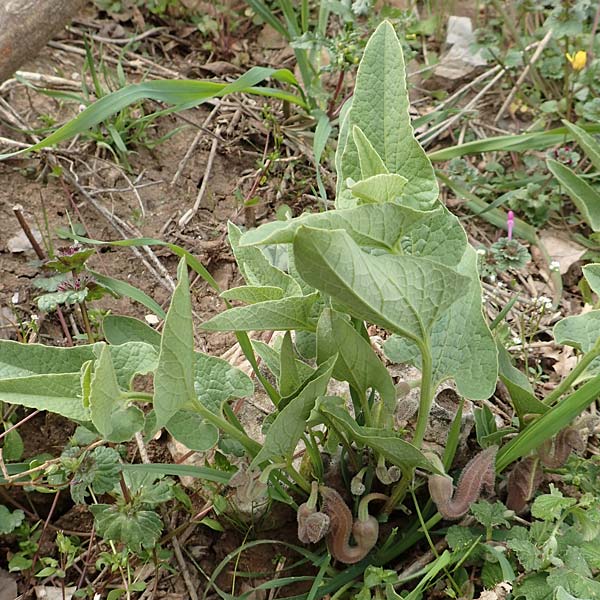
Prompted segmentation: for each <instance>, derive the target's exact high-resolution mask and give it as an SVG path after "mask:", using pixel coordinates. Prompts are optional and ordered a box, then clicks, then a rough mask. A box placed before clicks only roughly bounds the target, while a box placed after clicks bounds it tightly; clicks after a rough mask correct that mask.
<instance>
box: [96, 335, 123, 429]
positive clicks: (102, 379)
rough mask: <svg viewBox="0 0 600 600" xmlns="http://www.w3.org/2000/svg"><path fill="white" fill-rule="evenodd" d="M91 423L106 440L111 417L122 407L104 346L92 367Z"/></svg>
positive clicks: (112, 367) (110, 361)
mask: <svg viewBox="0 0 600 600" xmlns="http://www.w3.org/2000/svg"><path fill="white" fill-rule="evenodd" d="M89 404H90V412H91V415H92V423H93V424H94V427H95V428H96V429H97V430H98V432H99V433H100V435H102V437H103V438H105V439H106V438H108V436H109V435H110V434H111V432H112V430H113V425H112V415H113V413H114V412H115V411H116V410H117V408H121V407H122V406H123V399H122V393H121V388H120V387H119V384H118V383H117V374H116V373H115V369H114V366H113V362H112V358H111V354H110V350H109V347H108V346H106V345H104V346H103V347H102V350H101V351H100V356H99V357H98V360H97V361H96V363H95V365H94V370H93V373H92V379H91V387H90V396H89Z"/></svg>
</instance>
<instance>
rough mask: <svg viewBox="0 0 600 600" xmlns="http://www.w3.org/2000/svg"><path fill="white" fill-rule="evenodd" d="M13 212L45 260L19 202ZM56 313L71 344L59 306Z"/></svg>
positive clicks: (39, 256)
mask: <svg viewBox="0 0 600 600" xmlns="http://www.w3.org/2000/svg"><path fill="white" fill-rule="evenodd" d="M13 212H14V213H15V217H17V221H19V225H20V226H21V229H22V230H23V232H24V233H25V235H26V236H27V239H28V240H29V242H30V243H31V247H32V248H33V249H34V250H35V253H36V254H37V257H38V258H39V259H40V260H45V259H46V254H45V253H44V250H43V249H42V247H41V246H40V245H39V243H38V241H37V240H36V239H35V236H34V235H33V233H32V231H31V229H30V228H29V223H27V221H26V220H25V217H24V216H23V207H22V206H21V205H20V204H15V205H14V206H13ZM56 314H57V316H58V320H59V321H60V326H61V328H62V330H63V333H64V334H65V337H66V338H67V345H69V346H72V345H73V338H72V337H71V333H70V331H69V328H68V327H67V322H66V321H65V316H64V314H63V312H62V309H61V307H60V306H57V307H56Z"/></svg>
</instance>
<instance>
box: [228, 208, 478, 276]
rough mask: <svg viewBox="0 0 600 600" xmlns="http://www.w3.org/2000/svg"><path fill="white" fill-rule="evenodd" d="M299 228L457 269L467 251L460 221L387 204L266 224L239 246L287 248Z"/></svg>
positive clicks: (437, 212)
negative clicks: (342, 233)
mask: <svg viewBox="0 0 600 600" xmlns="http://www.w3.org/2000/svg"><path fill="white" fill-rule="evenodd" d="M302 226H306V227H314V228H316V229H326V230H334V229H343V230H344V231H346V233H348V235H349V236H350V237H351V238H352V239H353V240H354V241H355V242H356V243H357V244H358V245H359V246H361V247H363V248H374V249H381V250H385V251H387V252H390V253H394V254H410V255H413V256H423V257H425V258H429V259H431V260H434V261H436V262H440V263H442V264H445V265H448V266H454V265H457V264H458V263H459V262H460V260H461V259H462V256H463V254H464V253H465V248H466V247H467V236H466V234H465V232H464V229H463V228H462V226H461V224H460V221H459V220H458V219H457V218H456V217H455V216H454V215H453V214H452V213H450V211H448V209H446V208H445V207H443V206H440V207H439V208H437V209H436V210H433V211H427V212H423V211H417V210H414V209H411V208H408V207H405V206H400V205H398V204H392V203H385V204H369V205H363V206H358V207H356V208H351V209H346V210H333V211H329V212H326V213H320V214H311V215H303V216H301V217H298V218H296V219H292V220H291V221H275V222H273V223H266V224H265V225H261V226H260V227H259V228H258V229H253V230H252V231H249V232H247V233H245V234H244V235H243V236H242V239H241V240H240V242H241V243H242V244H256V245H263V244H290V243H292V242H293V241H294V236H295V234H296V231H298V228H299V227H302ZM294 262H295V261H294Z"/></svg>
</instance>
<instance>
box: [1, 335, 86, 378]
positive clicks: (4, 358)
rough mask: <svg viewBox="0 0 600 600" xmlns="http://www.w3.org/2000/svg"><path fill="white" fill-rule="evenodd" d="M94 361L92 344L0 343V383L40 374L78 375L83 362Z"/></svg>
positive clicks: (6, 341) (3, 341) (2, 341)
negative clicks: (59, 345)
mask: <svg viewBox="0 0 600 600" xmlns="http://www.w3.org/2000/svg"><path fill="white" fill-rule="evenodd" d="M95 358H96V356H95V354H94V346H93V345H87V346H73V347H71V348H57V347H54V346H42V345H41V344H20V343H19V342H11V341H9V340H0V380H2V379H12V378H15V377H28V376H30V375H43V374H44V373H79V370H80V369H81V366H82V365H83V363H85V362H86V361H88V360H94V359H95Z"/></svg>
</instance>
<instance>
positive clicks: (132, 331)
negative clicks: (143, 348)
mask: <svg viewBox="0 0 600 600" xmlns="http://www.w3.org/2000/svg"><path fill="white" fill-rule="evenodd" d="M102 331H103V332H104V337H105V339H106V341H107V342H108V343H109V344H113V345H119V344H124V343H126V342H145V343H146V344H150V345H152V346H155V347H156V348H159V347H160V333H158V331H156V330H155V329H152V327H150V326H149V325H146V323H144V322H143V321H140V320H139V319H134V318H133V317H122V316H120V315H108V316H106V317H104V320H103V321H102Z"/></svg>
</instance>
